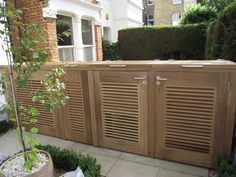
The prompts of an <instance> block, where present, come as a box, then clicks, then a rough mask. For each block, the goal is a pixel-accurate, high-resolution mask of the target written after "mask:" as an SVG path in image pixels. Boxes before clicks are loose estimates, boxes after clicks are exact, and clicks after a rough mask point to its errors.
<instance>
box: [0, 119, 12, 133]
mask: <svg viewBox="0 0 236 177" xmlns="http://www.w3.org/2000/svg"><path fill="white" fill-rule="evenodd" d="M10 127H11V125H10V123H9V122H8V121H6V120H4V121H0V134H1V133H5V132H7V131H8V130H9V129H10Z"/></svg>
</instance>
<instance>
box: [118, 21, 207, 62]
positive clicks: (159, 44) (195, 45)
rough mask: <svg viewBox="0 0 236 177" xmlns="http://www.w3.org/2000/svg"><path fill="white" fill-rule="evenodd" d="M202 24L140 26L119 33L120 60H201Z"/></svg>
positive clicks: (203, 35)
mask: <svg viewBox="0 0 236 177" xmlns="http://www.w3.org/2000/svg"><path fill="white" fill-rule="evenodd" d="M206 29H207V26H206V25H205V24H195V25H185V26H163V27H140V28H130V29H125V30H121V31H119V40H118V41H119V46H120V51H121V58H122V59H124V60H147V59H171V58H174V59H177V60H178V59H182V60H191V59H198V60H199V59H203V58H204V48H205V42H206Z"/></svg>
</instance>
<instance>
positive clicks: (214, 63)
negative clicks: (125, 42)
mask: <svg viewBox="0 0 236 177" xmlns="http://www.w3.org/2000/svg"><path fill="white" fill-rule="evenodd" d="M5 67H6V66H4V65H0V69H2V68H5ZM51 67H64V68H67V69H69V70H90V69H91V70H100V69H105V70H110V69H111V70H113V69H114V70H126V69H129V68H130V69H138V70H142V69H151V68H153V69H160V70H168V69H171V70H172V69H177V70H179V69H193V68H195V69H203V68H204V69H205V68H209V69H216V70H226V69H227V70H235V71H236V63H234V62H232V61H228V60H165V61H164V60H163V61H161V60H150V61H147V60H146V61H101V62H66V63H65V62H58V63H56V62H53V63H47V64H46V65H45V66H44V67H43V70H44V69H48V68H51Z"/></svg>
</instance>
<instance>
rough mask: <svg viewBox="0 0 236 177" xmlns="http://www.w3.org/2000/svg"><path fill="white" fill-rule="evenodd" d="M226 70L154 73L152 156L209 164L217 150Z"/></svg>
mask: <svg viewBox="0 0 236 177" xmlns="http://www.w3.org/2000/svg"><path fill="white" fill-rule="evenodd" d="M227 82H228V75H227V73H200V72H199V73H197V72H195V73H194V72H158V73H156V98H155V99H156V113H155V115H156V119H155V121H156V127H157V128H156V138H155V141H156V142H155V144H156V150H155V151H156V156H157V157H159V158H164V159H169V160H174V161H181V162H186V163H191V164H196V165H202V166H208V167H212V166H213V165H214V163H215V158H216V157H217V155H218V154H219V153H220V150H221V149H220V148H221V142H222V135H221V132H222V130H223V124H222V122H223V121H222V120H223V119H224V117H225V115H226V112H225V110H226V108H225V106H226V100H227Z"/></svg>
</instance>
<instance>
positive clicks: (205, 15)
mask: <svg viewBox="0 0 236 177" xmlns="http://www.w3.org/2000/svg"><path fill="white" fill-rule="evenodd" d="M216 17H217V11H216V9H215V8H214V7H211V6H202V5H200V4H198V5H194V6H191V7H190V8H189V9H187V11H186V12H185V13H184V15H183V16H182V18H181V20H180V25H187V24H196V23H202V22H210V21H212V20H214V19H216Z"/></svg>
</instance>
